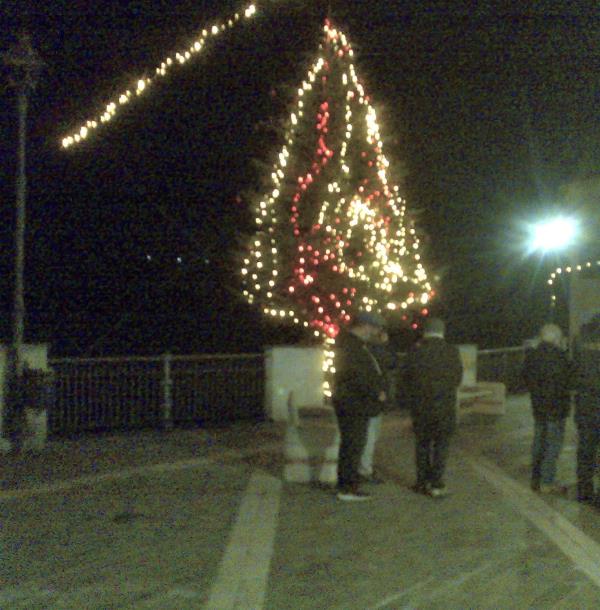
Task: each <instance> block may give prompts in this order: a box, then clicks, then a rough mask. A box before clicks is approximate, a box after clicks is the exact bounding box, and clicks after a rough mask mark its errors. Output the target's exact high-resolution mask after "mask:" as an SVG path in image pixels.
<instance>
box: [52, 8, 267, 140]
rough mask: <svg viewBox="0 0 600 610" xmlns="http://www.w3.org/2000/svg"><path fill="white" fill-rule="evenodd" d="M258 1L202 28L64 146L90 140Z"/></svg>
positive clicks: (247, 14) (246, 14) (248, 16)
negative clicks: (136, 99) (190, 42)
mask: <svg viewBox="0 0 600 610" xmlns="http://www.w3.org/2000/svg"><path fill="white" fill-rule="evenodd" d="M256 12H257V9H256V4H249V5H248V6H247V7H246V8H245V9H244V10H243V11H242V12H237V13H235V14H234V15H233V16H232V17H230V18H229V19H226V20H225V21H222V22H219V23H215V24H214V25H212V26H208V27H206V28H205V29H203V30H202V32H201V34H200V36H199V37H198V38H197V39H196V40H195V41H193V42H192V44H191V45H190V46H188V47H186V48H185V49H180V50H179V51H177V52H176V53H174V54H173V55H170V56H168V57H166V58H165V59H164V60H163V61H162V62H161V63H160V64H159V65H158V66H157V67H156V68H155V70H154V76H153V77H142V78H139V79H138V80H137V81H136V82H135V83H134V84H133V85H132V87H131V88H130V89H127V90H125V91H123V92H121V93H120V94H119V95H117V96H116V97H115V98H114V99H113V100H111V101H110V102H108V103H107V104H106V106H105V108H104V110H103V111H102V112H101V113H100V114H98V115H97V116H96V117H94V118H92V119H89V120H87V121H86V122H85V123H83V124H81V125H80V126H79V127H78V128H77V129H76V130H74V131H73V132H71V133H70V134H69V135H67V136H65V137H63V138H62V139H61V145H62V147H63V148H70V147H71V146H74V145H76V144H80V143H81V142H83V141H84V140H86V139H87V138H88V137H89V136H90V135H91V134H92V133H93V132H94V131H96V130H97V129H98V128H100V127H101V126H102V125H104V124H106V123H109V122H110V121H111V120H112V119H113V118H114V117H115V116H116V115H117V113H118V112H119V110H120V109H121V108H122V107H123V106H126V105H127V104H129V103H130V102H132V101H133V100H134V99H135V98H136V97H139V96H140V95H144V94H146V92H147V91H148V90H150V89H151V88H152V85H153V84H154V82H155V81H156V80H158V79H161V78H162V77H164V76H166V75H167V74H168V73H169V72H170V71H171V70H173V68H175V67H176V66H181V65H183V64H185V63H187V62H188V61H190V60H192V59H194V58H195V57H196V56H197V55H198V54H200V53H201V52H202V51H203V50H204V48H205V46H206V44H207V42H208V40H209V39H211V38H214V37H215V36H219V35H220V34H222V33H223V32H225V31H226V30H228V29H231V28H232V27H233V26H234V25H236V24H237V23H238V22H240V21H241V20H242V19H251V18H252V17H254V16H255V15H256Z"/></svg>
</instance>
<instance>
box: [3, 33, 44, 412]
mask: <svg viewBox="0 0 600 610" xmlns="http://www.w3.org/2000/svg"><path fill="white" fill-rule="evenodd" d="M2 60H3V63H4V64H5V65H6V66H7V68H8V71H9V76H8V79H9V84H10V86H11V87H12V88H14V90H15V91H16V94H17V110H18V119H19V132H18V155H17V176H16V213H15V234H14V243H15V284H14V309H13V326H12V331H13V332H12V346H11V357H10V360H11V362H10V364H9V367H10V368H9V370H10V372H11V375H12V378H11V379H10V383H11V386H12V391H13V392H14V393H13V392H11V394H12V395H13V397H18V398H17V401H18V404H15V405H11V407H12V408H13V410H15V411H16V412H19V411H20V408H21V407H22V405H21V404H20V397H21V391H22V379H23V337H24V323H25V298H24V287H23V270H24V264H25V243H24V240H25V200H26V193H27V177H26V173H25V153H26V123H27V106H28V101H29V96H30V94H31V93H32V92H33V90H34V89H35V85H36V82H37V78H38V75H39V73H40V71H41V69H42V67H43V65H44V62H43V61H42V60H41V59H40V57H39V56H38V54H37V53H36V51H35V50H34V49H33V47H32V45H31V39H30V37H29V36H28V35H27V34H25V33H23V34H21V35H20V36H19V40H18V42H17V43H16V44H14V45H13V46H12V47H11V48H10V49H9V50H8V51H6V52H5V53H2ZM0 415H1V414H0ZM1 423H2V422H0V424H1Z"/></svg>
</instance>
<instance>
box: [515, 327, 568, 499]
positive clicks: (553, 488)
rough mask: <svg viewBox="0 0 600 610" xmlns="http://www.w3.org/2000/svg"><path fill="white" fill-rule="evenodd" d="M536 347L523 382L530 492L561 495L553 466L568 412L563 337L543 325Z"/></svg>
mask: <svg viewBox="0 0 600 610" xmlns="http://www.w3.org/2000/svg"><path fill="white" fill-rule="evenodd" d="M539 339H540V341H539V343H538V345H537V347H536V348H535V349H532V350H530V351H529V352H528V353H527V354H526V356H525V362H524V364H523V381H524V382H525V387H526V388H527V390H528V391H529V393H530V396H531V408H532V411H533V422H534V424H533V426H534V427H533V444H532V448H531V461H532V466H531V488H532V489H533V490H534V491H538V492H540V493H542V494H547V493H564V492H565V488H564V486H561V485H559V484H558V483H556V482H555V477H556V465H557V462H558V457H559V455H560V451H561V449H562V445H563V440H564V436H565V423H566V420H567V417H568V416H569V412H570V410H571V397H570V393H569V385H570V370H571V365H570V362H569V358H568V355H567V353H566V351H565V350H564V349H563V348H562V345H563V334H562V331H561V329H560V327H558V326H557V325H556V324H545V325H544V326H543V327H542V328H541V330H540V334H539Z"/></svg>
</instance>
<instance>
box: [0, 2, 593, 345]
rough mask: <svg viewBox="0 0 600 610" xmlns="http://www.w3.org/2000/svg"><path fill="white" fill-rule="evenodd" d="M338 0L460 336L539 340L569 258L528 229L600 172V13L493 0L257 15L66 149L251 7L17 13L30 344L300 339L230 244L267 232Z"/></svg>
mask: <svg viewBox="0 0 600 610" xmlns="http://www.w3.org/2000/svg"><path fill="white" fill-rule="evenodd" d="M328 4H329V5H330V8H331V15H332V17H333V19H334V21H335V23H336V24H337V25H339V26H340V27H341V28H342V29H344V31H345V32H346V33H347V35H348V36H349V38H350V41H351V43H352V44H353V46H354V49H355V52H356V53H357V62H356V63H357V68H358V70H359V75H360V76H362V78H363V81H364V82H365V85H366V88H367V90H368V91H369V92H370V93H371V95H372V98H373V102H374V105H375V108H376V110H377V112H378V116H379V119H380V123H381V131H382V135H383V136H384V139H385V152H386V154H387V156H388V157H389V158H390V160H391V162H392V167H394V166H395V167H397V168H400V167H402V168H404V170H405V171H406V177H405V180H404V192H405V194H406V196H407V199H408V203H409V206H410V207H411V208H412V209H415V210H419V221H420V226H421V228H422V229H423V230H424V231H425V232H426V234H427V236H428V238H427V239H426V243H427V256H428V260H429V266H428V268H429V271H430V274H431V275H434V274H439V275H440V277H441V284H440V288H441V290H440V298H439V300H438V302H437V303H436V305H435V308H434V311H435V312H436V313H440V314H441V315H443V316H445V317H446V318H447V320H448V322H449V335H450V338H451V339H452V340H453V341H457V342H476V343H478V344H479V345H480V346H482V347H500V346H509V345H519V344H520V343H521V342H522V341H523V340H524V339H525V338H527V337H531V336H532V335H534V334H535V332H536V330H537V328H538V326H539V325H540V324H541V323H542V322H543V321H544V320H545V319H546V317H547V315H548V313H549V292H548V291H547V289H546V279H547V275H548V272H549V271H550V270H551V269H552V268H553V267H554V263H555V261H552V260H548V259H546V260H542V259H540V258H539V257H537V256H528V255H527V254H526V246H525V238H526V231H525V227H526V225H527V223H530V222H532V221H534V220H536V219H539V218H543V217H544V216H546V215H547V214H549V213H551V212H552V211H553V210H555V209H560V208H561V207H562V206H564V205H565V202H564V201H562V200H561V196H560V192H561V191H560V189H561V187H562V186H563V185H565V184H567V183H569V182H570V181H572V180H574V179H576V178H578V177H581V176H586V175H589V174H590V173H592V174H593V173H595V172H597V171H598V170H599V169H600V168H598V166H597V159H598V151H599V148H600V147H599V142H600V137H599V136H598V134H599V127H600V117H599V114H598V111H597V109H598V102H599V93H600V89H599V85H600V20H599V19H600V13H599V12H598V9H596V8H595V6H594V3H590V4H589V6H588V8H585V5H584V4H582V3H577V8H573V7H572V6H570V4H569V3H564V4H563V3H559V2H546V3H544V2H538V3H535V9H529V8H527V6H528V5H527V3H524V4H521V3H518V4H517V3H512V4H514V7H515V8H514V9H512V12H509V13H507V12H505V11H502V10H500V9H498V8H496V7H495V6H493V5H491V4H486V3H476V4H473V6H474V7H476V8H474V9H471V8H468V7H466V5H465V8H464V9H463V8H461V4H460V3H455V2H452V3H450V2H448V3H435V4H434V3H429V2H426V1H425V2H420V3H414V2H400V1H392V0H360V1H358V0H357V1H346V2H342V1H332V2H330V3H327V2H322V1H319V0H314V1H305V2H300V1H298V0H291V1H287V2H286V1H283V0H278V1H275V0H273V1H271V2H262V3H260V2H259V3H258V15H257V16H256V17H255V18H254V19H251V20H249V21H246V20H244V21H243V22H242V23H241V24H240V25H238V26H236V27H234V28H233V29H232V30H229V31H228V32H226V33H225V34H223V35H221V36H219V37H218V38H217V39H216V40H215V41H214V43H211V46H210V47H209V48H207V49H206V50H205V51H204V52H202V53H201V54H200V55H198V56H197V57H196V59H195V60H193V61H191V62H188V63H187V64H186V65H185V66H182V67H179V66H178V67H176V68H174V69H172V70H171V72H170V73H169V76H167V77H166V78H165V79H164V80H160V81H157V84H156V85H153V90H152V91H148V92H147V93H146V94H145V95H143V96H141V97H140V98H138V99H136V100H135V101H134V102H133V103H131V105H130V106H128V107H126V108H125V109H122V110H120V112H119V114H118V115H117V117H116V118H114V119H113V120H112V121H111V122H110V123H109V124H108V125H106V126H103V127H101V128H100V129H98V130H97V131H96V132H95V134H94V135H92V136H91V137H90V138H89V139H88V141H86V142H85V143H84V144H83V145H79V146H74V147H72V148H71V149H69V150H66V151H65V150H63V149H62V148H61V146H60V141H61V139H62V137H63V136H64V135H66V134H68V133H71V131H73V130H74V129H77V128H78V127H79V125H80V124H81V123H82V122H84V121H85V120H86V119H88V118H94V117H96V116H98V115H99V114H100V112H101V110H102V109H103V108H104V106H105V105H106V103H107V102H109V101H111V100H112V99H114V98H115V97H116V94H118V93H120V92H122V91H123V90H125V89H126V88H130V87H131V86H132V85H134V84H135V82H137V79H138V78H139V77H141V76H143V75H147V76H153V75H154V68H155V67H156V66H157V65H158V64H160V62H161V61H162V60H163V59H164V58H165V57H167V56H168V55H173V54H174V52H175V51H178V50H181V49H185V48H187V47H188V46H189V45H190V44H191V42H192V41H193V40H194V39H195V35H196V34H197V32H198V31H199V30H201V29H202V28H203V27H205V26H207V25H212V23H214V22H215V21H221V20H223V19H225V18H227V17H229V16H230V15H231V14H233V13H234V12H235V10H240V11H243V8H244V7H245V6H247V3H245V4H241V3H240V2H238V1H229V0H219V2H216V1H209V0H195V1H191V0H172V1H169V2H167V1H166V0H138V1H136V2H122V1H120V0H119V1H117V0H105V1H103V2H82V1H80V0H79V1H69V2H67V1H66V0H53V2H51V3H41V2H26V1H23V0H18V1H17V0H9V1H6V0H4V1H3V2H2V4H1V5H0V11H1V15H0V19H1V21H0V50H2V51H4V50H6V49H7V48H8V47H9V46H10V44H11V43H13V42H14V41H15V39H16V35H17V33H18V31H19V30H20V29H21V28H22V27H26V28H27V29H28V30H29V32H30V33H31V35H32V38H33V42H34V46H35V48H36V49H37V51H38V52H39V53H40V55H41V56H42V57H43V59H44V61H45V62H46V68H45V70H44V72H43V73H42V76H41V78H40V80H39V84H38V86H37V89H36V91H35V93H34V94H33V96H32V98H31V104H30V113H29V122H28V130H29V134H28V180H29V182H28V199H27V212H28V220H27V264H26V290H27V292H26V299H27V301H26V304H27V320H26V335H27V339H28V340H47V341H49V342H50V343H51V345H52V352H53V353H54V354H56V355H58V354H70V355H90V354H100V353H122V354H127V353H158V352H161V351H163V350H166V349H171V350H174V351H176V352H181V353H191V352H202V351H211V352H214V351H222V352H240V351H255V350H260V349H261V348H262V346H263V344H264V343H265V342H272V341H279V340H283V339H285V338H290V337H291V336H292V334H290V333H285V332H281V331H280V330H278V329H272V328H271V327H269V326H267V325H265V323H264V322H263V320H262V319H261V316H260V315H259V314H258V313H257V312H255V311H253V310H251V309H249V308H248V307H247V306H246V305H245V304H244V303H243V302H242V301H241V299H240V298H239V296H238V295H237V293H236V282H235V271H236V269H235V267H234V263H233V252H234V250H235V248H236V247H237V240H238V238H239V236H240V234H241V233H243V231H245V230H247V229H248V228H249V227H250V226H251V225H250V222H249V221H250V219H251V218H250V214H249V213H248V210H247V205H246V201H245V199H244V196H243V193H244V191H246V190H247V189H248V188H252V187H254V186H256V185H257V183H258V178H259V176H258V173H257V169H256V167H255V164H254V163H253V161H252V160H253V159H255V158H262V159H265V160H268V159H269V155H270V154H271V155H272V154H273V153H274V152H275V151H276V150H277V149H278V147H273V144H272V142H273V132H272V129H273V127H274V126H276V124H277V122H278V120H279V119H281V118H285V117H287V116H288V114H289V103H290V100H291V97H292V94H293V91H294V90H295V88H296V86H297V85H298V84H299V83H300V82H301V80H302V79H303V77H304V75H305V71H306V68H307V66H308V62H309V61H310V60H312V58H313V57H314V53H315V51H316V47H317V44H318V41H319V37H320V32H321V26H322V19H323V17H324V16H325V13H326V12H327V9H328ZM415 7H416V8H415ZM1 83H2V87H3V89H1V94H0V109H1V113H0V130H1V131H0V133H1V138H0V247H1V249H0V329H1V334H2V335H4V336H5V338H8V337H9V336H10V314H11V308H12V285H13V277H12V273H13V272H12V265H13V246H12V235H13V215H14V175H15V171H16V107H15V98H14V93H13V92H12V91H11V90H10V89H8V88H5V85H6V74H5V73H3V74H2V81H1ZM178 259H179V260H178ZM179 261H180V262H179Z"/></svg>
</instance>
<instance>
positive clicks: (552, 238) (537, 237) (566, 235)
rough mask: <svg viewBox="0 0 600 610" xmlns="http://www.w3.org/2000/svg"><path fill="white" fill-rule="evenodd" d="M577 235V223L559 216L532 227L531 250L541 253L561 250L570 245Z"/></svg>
mask: <svg viewBox="0 0 600 610" xmlns="http://www.w3.org/2000/svg"><path fill="white" fill-rule="evenodd" d="M576 235H577V222H576V221H575V220H574V219H573V218H566V217H564V216H559V217H558V218H554V219H552V220H548V221H545V222H540V223H538V224H536V225H534V226H533V231H532V240H531V248H532V249H533V250H539V251H542V252H549V251H550V250H561V249H563V248H566V247H567V246H569V245H571V244H572V243H573V241H574V239H575V237H576Z"/></svg>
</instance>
